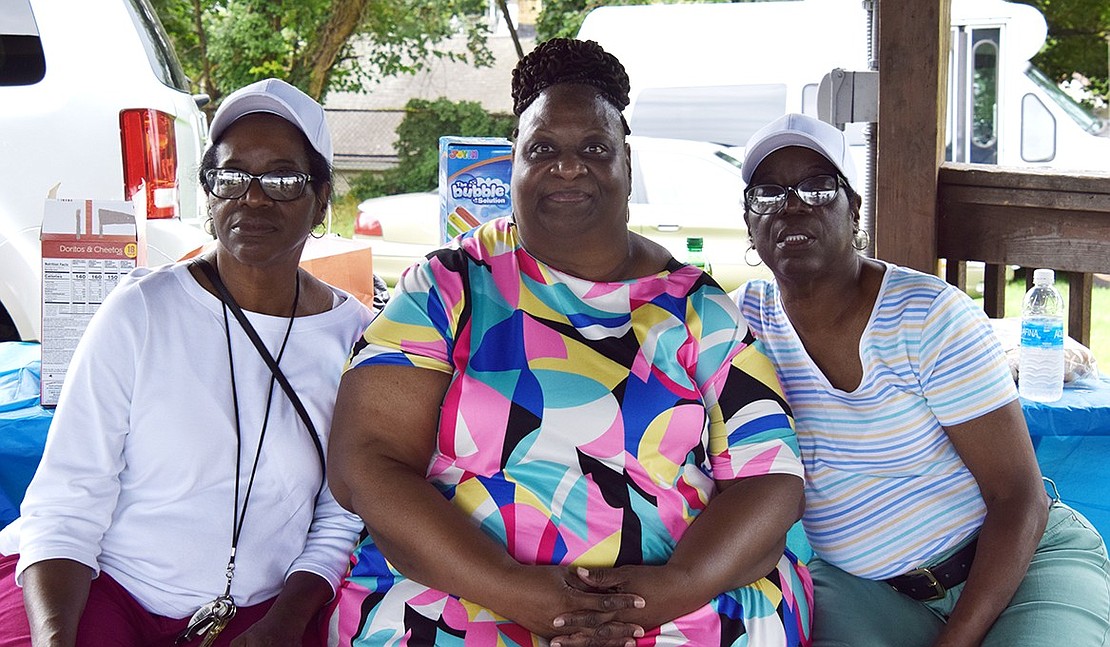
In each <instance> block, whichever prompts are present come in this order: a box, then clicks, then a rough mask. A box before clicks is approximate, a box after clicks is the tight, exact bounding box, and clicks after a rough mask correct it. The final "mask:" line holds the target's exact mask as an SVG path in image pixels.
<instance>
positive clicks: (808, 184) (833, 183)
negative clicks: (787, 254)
mask: <svg viewBox="0 0 1110 647" xmlns="http://www.w3.org/2000/svg"><path fill="white" fill-rule="evenodd" d="M842 183H843V180H842V179H841V178H840V176H839V175H814V176H813V177H807V178H806V179H804V180H802V181H801V182H798V184H796V185H795V186H780V185H778V184H756V185H755V186H750V187H748V188H747V189H745V190H744V203H745V205H746V206H747V208H748V210H749V211H751V212H752V213H757V214H759V215H763V216H767V215H771V214H773V213H778V212H780V211H782V210H783V209H785V208H786V200H787V198H789V197H790V193H791V192H793V193H794V195H796V196H798V199H799V200H801V201H802V202H804V203H806V204H808V205H809V206H811V207H822V206H824V205H826V204H828V203H830V202H832V201H833V200H835V199H836V193H837V191H839V190H840V185H841V184H842Z"/></svg>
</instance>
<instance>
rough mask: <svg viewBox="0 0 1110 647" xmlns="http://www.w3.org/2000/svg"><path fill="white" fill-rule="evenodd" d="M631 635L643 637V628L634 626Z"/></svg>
mask: <svg viewBox="0 0 1110 647" xmlns="http://www.w3.org/2000/svg"><path fill="white" fill-rule="evenodd" d="M632 635H633V636H636V637H637V638H643V637H644V630H643V629H641V628H640V627H636V631H633V632H632Z"/></svg>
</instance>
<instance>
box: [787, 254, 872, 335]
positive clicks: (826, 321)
mask: <svg viewBox="0 0 1110 647" xmlns="http://www.w3.org/2000/svg"><path fill="white" fill-rule="evenodd" d="M881 276H882V266H881V265H880V264H878V263H877V262H876V261H872V260H869V259H865V258H863V257H862V256H858V255H854V258H853V260H852V262H851V263H849V264H848V265H847V266H846V267H845V268H844V269H842V270H841V271H833V272H823V273H820V274H815V275H813V276H811V277H809V278H807V279H805V280H801V281H797V280H789V279H787V280H783V279H782V278H777V281H778V287H779V294H780V297H781V299H782V304H783V308H785V309H786V313H787V315H788V316H789V317H790V321H791V323H793V324H794V326H795V328H802V329H804V328H810V327H812V326H837V325H840V324H843V323H845V322H847V321H850V320H852V319H853V318H855V317H857V316H858V314H859V312H860V311H861V309H866V310H867V311H868V312H869V311H870V306H871V305H873V304H874V300H875V296H876V295H877V294H878V282H877V281H875V280H874V279H875V278H879V277H881Z"/></svg>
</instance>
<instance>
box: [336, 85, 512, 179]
mask: <svg viewBox="0 0 1110 647" xmlns="http://www.w3.org/2000/svg"><path fill="white" fill-rule="evenodd" d="M515 126H516V117H514V116H513V115H508V114H504V113H488V112H486V110H485V109H484V108H482V105H481V104H480V103H478V102H476V101H458V102H456V101H451V100H449V99H446V98H443V97H440V98H439V99H436V100H435V101H428V100H426V99H410V100H409V102H408V103H407V104H405V117H404V119H402V121H401V125H400V126H398V127H397V145H396V150H397V158H398V162H397V166H395V167H393V168H391V169H387V170H385V171H369V172H366V173H363V174H361V175H359V176H357V177H356V178H355V179H354V180H352V181H351V193H353V194H354V195H355V196H356V197H357V198H358V199H359V200H365V199H367V198H373V197H377V196H380V195H393V194H396V193H412V192H418V191H431V190H432V189H435V188H436V187H437V186H438V183H439V177H438V172H439V138H440V136H441V135H460V136H483V137H509V136H510V135H511V134H512V131H513V128H514V127H515Z"/></svg>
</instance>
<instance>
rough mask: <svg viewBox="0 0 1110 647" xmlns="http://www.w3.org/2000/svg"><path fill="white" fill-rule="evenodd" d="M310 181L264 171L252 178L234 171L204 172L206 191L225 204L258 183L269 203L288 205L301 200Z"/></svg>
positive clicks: (295, 173)
mask: <svg viewBox="0 0 1110 647" xmlns="http://www.w3.org/2000/svg"><path fill="white" fill-rule="evenodd" d="M311 179H312V176H311V175H307V174H305V173H301V172H299V171H267V172H265V173H263V174H262V175H252V174H250V173H247V172H246V171H240V170H239V169H237V168H213V169H208V170H207V171H205V172H204V183H205V184H207V185H208V190H209V191H211V192H212V194H213V195H215V196H216V197H217V198H223V199H224V200H235V199H236V198H241V197H243V196H244V195H246V194H247V191H248V190H249V189H250V186H251V181H252V180H258V186H260V187H262V192H263V193H265V194H266V195H267V196H269V198H270V199H271V200H276V201H278V202H288V201H290V200H296V199H297V198H299V197H301V195H302V194H303V193H304V187H305V185H306V184H308V181H309V180H311Z"/></svg>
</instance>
